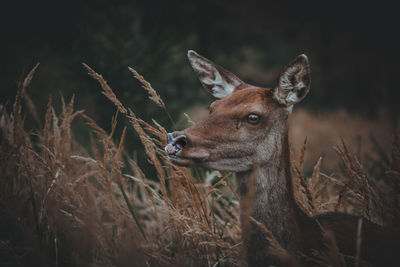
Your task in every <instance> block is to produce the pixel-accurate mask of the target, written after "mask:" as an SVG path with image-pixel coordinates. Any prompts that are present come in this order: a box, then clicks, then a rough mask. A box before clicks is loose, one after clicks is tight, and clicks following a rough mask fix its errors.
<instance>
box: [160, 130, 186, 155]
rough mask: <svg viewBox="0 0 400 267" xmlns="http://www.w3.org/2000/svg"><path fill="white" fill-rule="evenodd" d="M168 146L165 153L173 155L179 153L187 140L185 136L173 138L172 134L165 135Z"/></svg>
mask: <svg viewBox="0 0 400 267" xmlns="http://www.w3.org/2000/svg"><path fill="white" fill-rule="evenodd" d="M167 139H168V144H167V146H166V147H165V151H166V152H167V154H168V155H175V154H176V153H178V152H179V151H181V150H182V149H183V148H184V147H185V146H186V144H187V139H186V136H185V135H179V136H177V137H174V133H168V134H167Z"/></svg>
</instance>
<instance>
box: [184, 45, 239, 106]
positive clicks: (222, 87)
mask: <svg viewBox="0 0 400 267" xmlns="http://www.w3.org/2000/svg"><path fill="white" fill-rule="evenodd" d="M187 55H188V58H189V61H190V65H192V68H193V69H194V71H195V72H196V73H197V76H198V77H199V80H200V82H201V84H202V85H203V87H204V88H206V89H207V91H208V92H210V93H211V94H212V95H213V96H214V97H216V98H220V99H221V98H225V97H227V96H228V95H230V94H232V92H233V91H234V90H235V89H236V88H237V87H239V86H240V85H241V84H243V82H242V81H241V80H240V79H239V78H238V77H236V76H235V75H234V74H232V73H231V72H229V71H227V70H225V69H224V68H222V67H221V66H218V65H217V64H215V63H213V62H211V61H210V60H208V59H206V58H204V57H202V56H200V55H199V54H197V53H196V52H194V51H193V50H189V51H188V54H187Z"/></svg>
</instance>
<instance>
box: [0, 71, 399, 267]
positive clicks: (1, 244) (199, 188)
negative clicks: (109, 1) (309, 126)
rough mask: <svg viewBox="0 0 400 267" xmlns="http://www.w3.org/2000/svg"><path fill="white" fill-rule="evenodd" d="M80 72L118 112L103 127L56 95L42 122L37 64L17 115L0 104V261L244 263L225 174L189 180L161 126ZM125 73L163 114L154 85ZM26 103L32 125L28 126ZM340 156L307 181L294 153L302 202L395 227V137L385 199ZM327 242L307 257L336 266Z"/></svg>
mask: <svg viewBox="0 0 400 267" xmlns="http://www.w3.org/2000/svg"><path fill="white" fill-rule="evenodd" d="M85 67H86V69H87V70H88V72H89V75H91V76H92V77H93V78H94V79H96V80H97V81H98V82H99V84H100V86H101V88H102V93H103V94H104V95H105V96H106V97H107V98H108V99H109V100H110V101H112V102H113V103H114V104H115V106H116V110H117V111H116V114H115V115H114V116H113V118H112V119H111V131H110V132H107V131H105V130H104V129H102V128H101V127H100V126H98V125H97V123H96V122H95V121H94V120H93V119H91V118H90V117H88V116H87V115H85V114H84V112H83V111H75V110H74V98H73V97H72V99H71V100H70V101H69V102H68V103H66V102H65V101H64V99H62V111H61V113H59V114H57V113H56V112H55V110H54V108H53V105H52V99H51V98H50V99H49V102H48V104H47V111H46V114H45V117H44V119H43V122H42V121H41V120H40V119H39V117H38V115H37V114H38V113H37V112H36V107H35V106H34V104H33V102H32V101H31V100H30V98H29V96H28V94H27V87H28V85H29V83H30V82H31V80H32V78H33V75H34V72H35V71H36V68H37V66H36V67H35V68H34V69H33V70H32V71H31V72H30V73H29V74H28V75H27V78H26V79H25V80H24V81H23V82H21V83H20V85H19V88H18V91H17V94H16V99H15V103H14V105H13V110H12V111H8V110H7V108H6V105H4V106H3V108H2V110H1V113H0V128H1V152H0V160H1V165H0V174H1V177H0V214H1V216H0V221H1V225H0V262H1V264H2V265H3V266H244V265H245V262H244V261H243V256H242V250H241V226H240V224H239V204H238V198H237V195H236V192H235V190H234V188H233V186H232V180H231V175H230V174H229V173H228V174H224V175H221V174H219V173H217V172H208V173H207V177H204V179H203V181H202V182H195V179H193V177H192V176H191V173H190V171H189V170H188V169H186V168H180V167H177V166H174V165H172V164H171V163H170V162H169V161H168V160H167V158H166V156H165V153H164V150H163V147H164V146H165V145H166V141H167V140H166V130H165V129H164V128H163V127H162V126H161V125H159V124H158V123H157V122H156V121H154V120H153V122H152V123H147V122H145V121H143V120H141V119H140V118H138V117H137V116H136V115H135V113H134V112H133V111H132V110H131V109H129V108H127V107H125V106H124V104H123V103H121V102H120V101H119V100H118V97H117V96H116V95H115V94H114V92H113V90H112V89H111V87H110V86H109V84H108V83H107V82H106V80H105V79H104V78H103V77H102V76H101V75H100V74H98V73H96V72H95V71H94V70H92V69H91V68H90V67H89V66H87V65H85ZM130 71H131V72H132V73H133V74H134V77H135V78H137V79H138V80H139V81H140V82H141V83H142V84H143V87H144V89H146V90H147V91H148V92H149V95H150V97H151V99H152V100H153V101H154V102H155V103H156V104H157V105H159V106H160V108H163V109H165V108H166V107H165V104H164V102H163V101H162V100H161V98H160V96H159V95H158V94H157V93H156V91H155V90H154V89H153V88H152V87H151V85H150V83H148V82H147V81H146V80H145V79H144V78H143V77H142V76H140V75H139V74H138V73H137V72H136V71H134V70H133V69H130ZM24 100H25V102H26V106H27V108H28V110H29V112H30V113H31V114H32V115H33V116H34V118H35V120H36V121H37V122H38V123H37V125H38V128H37V129H26V127H25V118H26V117H25V115H23V114H24V112H23V110H22V109H23V101H24ZM166 114H167V111H166ZM77 116H81V117H82V118H83V119H84V120H85V122H86V124H87V125H88V127H90V128H91V129H92V133H93V135H92V137H91V140H90V150H91V151H90V152H88V151H86V150H85V149H84V147H83V146H82V145H81V144H79V143H78V142H77V141H76V140H75V139H74V135H73V130H72V129H71V123H72V121H73V120H74V119H75V118H76V117H77ZM120 116H126V118H128V121H129V124H128V125H126V126H125V128H124V130H123V132H122V134H121V135H120V136H116V127H117V124H118V123H119V122H118V117H120ZM168 116H169V115H168ZM126 127H131V128H133V129H134V130H135V131H136V132H137V133H138V134H139V137H140V140H141V142H142V144H143V148H144V151H145V153H146V156H147V158H148V160H149V162H150V163H151V164H152V165H153V166H154V168H155V170H156V174H157V177H148V176H147V175H146V174H145V173H144V172H143V171H142V170H141V168H140V166H139V165H138V163H137V162H136V161H135V160H134V157H132V156H131V155H129V152H128V151H126V150H124V140H125V139H126V138H129V137H128V136H126V135H127V134H126V133H127V132H126ZM336 150H337V152H338V154H339V156H340V158H341V159H342V161H343V164H344V166H345V174H346V175H343V176H341V177H331V176H328V175H326V174H324V173H322V172H321V164H322V160H321V159H320V160H319V161H318V163H317V164H316V166H315V167H314V171H313V174H312V176H311V177H310V178H305V177H303V173H302V167H303V163H304V156H305V153H306V146H305V145H304V146H303V148H302V149H300V152H297V153H294V156H295V158H296V160H294V162H293V169H294V173H295V180H294V185H295V189H296V190H295V192H296V199H297V200H298V202H299V204H300V205H301V207H302V208H303V209H304V210H305V211H306V212H308V213H309V214H310V215H315V214H318V213H321V212H325V211H334V210H340V211H344V212H351V213H359V214H362V215H364V216H365V217H366V218H368V219H371V220H373V221H375V222H378V223H381V224H392V225H396V222H397V223H398V222H399V220H400V219H399V212H398V211H399V207H400V197H399V195H396V193H398V192H399V187H400V152H399V142H398V138H397V139H395V141H394V143H393V153H392V164H391V166H390V168H389V170H388V172H387V175H388V177H390V179H391V181H393V183H394V184H395V185H396V186H397V188H396V190H397V191H393V192H392V193H391V194H383V193H382V190H381V188H380V187H378V186H376V185H375V184H374V182H373V179H371V178H370V177H369V176H368V174H367V173H366V172H365V170H364V169H363V166H362V164H361V163H360V162H359V161H358V160H357V158H356V157H355V156H354V154H352V153H351V152H350V150H349V149H348V147H347V146H346V145H345V144H344V143H343V144H342V145H341V146H339V147H337V148H336ZM293 151H295V149H293ZM389 196H391V197H392V196H393V197H395V199H394V200H393V199H391V198H390V197H389ZM255 223H256V225H258V226H259V227H261V229H262V230H263V232H264V233H265V235H266V240H269V241H270V243H271V244H274V248H275V250H274V253H275V254H276V257H277V258H278V259H282V264H284V265H291V266H296V263H295V262H293V260H292V258H291V257H290V255H289V254H288V253H287V252H286V251H284V249H283V248H281V247H280V245H279V243H278V242H277V241H276V240H275V239H274V237H273V233H271V232H269V230H268V229H266V228H265V226H263V225H262V224H259V223H258V222H255ZM257 223H258V224H257ZM397 225H398V224H397ZM326 240H327V247H328V248H330V249H328V252H327V251H321V252H316V253H315V259H314V262H316V264H321V265H324V264H332V262H337V264H335V266H343V265H342V264H343V263H344V262H343V260H342V255H341V254H340V252H339V251H337V247H336V246H335V242H334V237H332V236H330V235H329V233H327V234H326ZM360 242H362V241H360ZM332 259H336V261H332Z"/></svg>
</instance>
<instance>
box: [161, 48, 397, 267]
mask: <svg viewBox="0 0 400 267" xmlns="http://www.w3.org/2000/svg"><path fill="white" fill-rule="evenodd" d="M187 56H188V59H189V62H190V64H191V66H192V68H193V70H194V71H195V72H196V74H197V76H198V78H199V80H200V83H201V84H202V86H203V87H204V88H205V89H206V90H207V91H208V92H209V93H211V95H212V96H214V97H215V98H216V99H217V100H215V101H214V102H212V104H211V105H210V106H209V115H208V117H206V118H205V119H203V120H201V121H199V122H197V123H195V124H193V125H192V126H190V127H189V128H187V129H185V130H182V131H175V132H172V133H168V134H167V139H168V144H167V145H166V147H165V151H166V153H167V156H168V159H169V160H170V161H171V162H172V163H173V164H175V165H178V166H184V167H193V166H196V167H201V168H206V169H210V170H218V171H228V172H233V173H234V174H235V176H236V177H235V179H236V184H237V191H238V195H239V196H240V212H241V216H240V217H241V218H240V219H241V225H242V228H243V226H244V225H245V224H246V223H247V224H249V225H250V227H247V229H244V228H243V229H242V240H243V249H244V254H245V258H246V261H247V264H248V265H249V266H269V265H275V266H276V265H282V262H277V260H276V259H275V258H274V257H273V256H271V243H270V242H269V241H268V240H267V239H266V238H265V236H264V234H263V232H262V231H261V230H260V227H257V225H255V223H254V222H248V221H245V220H249V217H250V216H244V215H245V214H246V205H245V202H246V201H245V200H246V197H247V196H248V195H249V191H250V190H252V196H251V204H250V215H251V217H252V218H254V219H255V220H256V221H258V222H259V223H261V224H263V225H264V226H265V227H266V228H267V229H269V230H270V231H271V232H272V233H273V235H274V237H275V238H276V240H277V241H278V242H279V243H280V245H281V246H282V247H283V248H284V249H285V250H287V251H288V252H289V253H290V254H291V255H294V258H295V262H297V263H299V264H300V265H301V264H304V265H305V266H309V264H310V263H307V262H305V260H304V256H303V257H301V256H300V255H311V254H312V251H313V250H319V249H323V247H324V241H323V230H324V231H331V232H332V233H333V234H334V237H335V240H336V244H337V247H338V249H339V251H340V252H341V253H343V254H345V255H353V256H354V257H355V255H356V250H357V248H356V247H357V246H356V239H357V229H359V228H358V223H359V221H360V216H356V215H350V214H346V213H339V212H329V213H325V214H319V215H316V216H313V217H312V216H309V215H308V214H307V213H306V212H305V211H304V210H303V209H302V208H301V207H300V206H299V205H298V204H297V203H296V200H295V197H294V188H293V182H292V181H293V180H292V173H291V165H290V153H289V152H290V151H289V141H288V124H287V120H288V117H289V115H290V114H291V112H292V109H293V106H294V105H295V104H297V103H299V102H300V101H302V100H303V99H304V98H305V96H306V95H307V94H308V92H309V91H310V85H311V75H310V74H311V72H310V66H309V60H308V58H307V56H306V55H304V54H302V55H299V56H297V57H296V58H295V59H294V60H293V61H291V62H290V63H289V64H288V65H287V66H286V67H285V68H284V69H283V71H282V72H281V74H280V76H279V79H278V83H277V85H276V86H275V87H274V88H264V87H257V86H253V85H250V84H247V83H245V82H243V81H242V80H240V79H239V78H238V77H237V76H235V75H234V74H233V73H231V72H230V71H228V70H226V69H224V68H223V67H221V66H219V65H217V64H215V63H214V62H212V61H210V60H208V59H206V58H205V57H203V56H201V55H199V54H198V53H196V52H195V51H192V50H189V51H188V54H187ZM247 206H248V205H247ZM399 237H400V235H399V232H398V231H397V230H394V229H388V228H385V227H383V226H380V225H377V224H375V223H373V222H370V221H368V220H367V219H365V218H363V224H362V232H361V238H362V243H361V247H360V249H361V260H364V261H367V262H369V263H371V264H373V265H375V266H394V265H396V261H395V257H396V256H397V255H396V253H400V242H399V240H400V238H399ZM397 263H398V262H397ZM352 264H354V262H353V263H350V265H352ZM397 266H398V265H397Z"/></svg>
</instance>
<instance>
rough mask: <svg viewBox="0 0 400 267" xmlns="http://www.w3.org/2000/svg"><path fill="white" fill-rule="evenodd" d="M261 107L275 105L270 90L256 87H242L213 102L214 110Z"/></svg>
mask: <svg viewBox="0 0 400 267" xmlns="http://www.w3.org/2000/svg"><path fill="white" fill-rule="evenodd" d="M249 104H251V105H253V104H257V105H262V106H265V105H266V104H269V105H271V104H273V105H276V103H275V101H274V100H273V98H272V91H271V89H270V88H258V87H249V86H248V87H243V88H239V90H238V89H236V90H235V91H234V92H233V93H232V94H231V95H229V96H228V97H226V98H224V99H221V100H218V101H216V102H215V105H213V106H214V107H215V109H220V108H221V109H224V108H234V107H242V106H247V105H249Z"/></svg>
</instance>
